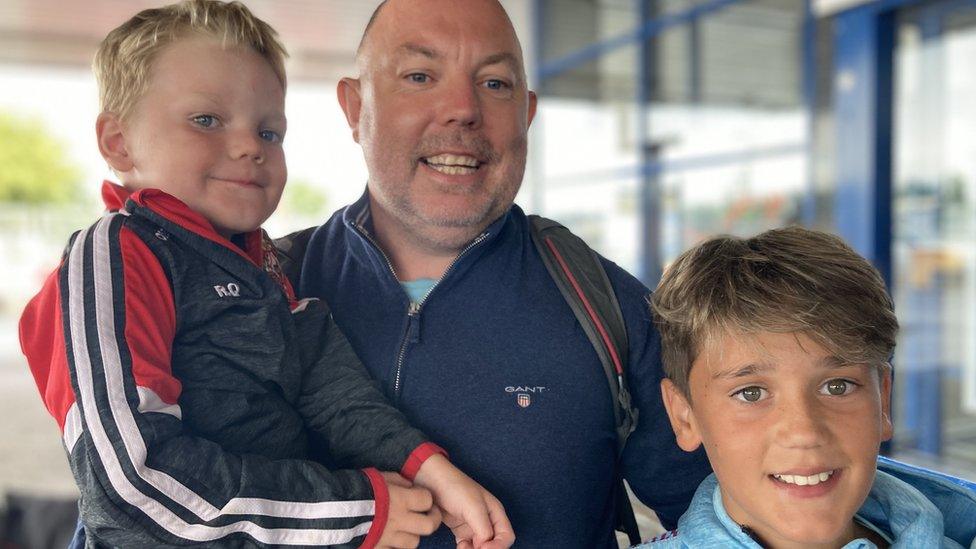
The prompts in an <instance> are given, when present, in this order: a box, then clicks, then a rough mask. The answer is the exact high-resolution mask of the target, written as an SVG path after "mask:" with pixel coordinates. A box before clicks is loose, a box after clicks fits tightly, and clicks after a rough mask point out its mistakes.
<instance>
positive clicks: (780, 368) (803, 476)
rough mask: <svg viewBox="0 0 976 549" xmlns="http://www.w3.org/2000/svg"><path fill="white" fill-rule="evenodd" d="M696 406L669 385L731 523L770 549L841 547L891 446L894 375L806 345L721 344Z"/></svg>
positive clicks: (709, 352) (683, 440) (788, 339)
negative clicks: (883, 447)
mask: <svg viewBox="0 0 976 549" xmlns="http://www.w3.org/2000/svg"><path fill="white" fill-rule="evenodd" d="M706 347H707V348H706V349H704V350H703V352H702V353H700V355H699V356H698V358H697V359H696V360H695V362H694V364H693V365H692V369H691V375H690V379H689V384H690V392H691V399H692V402H691V404H690V405H689V403H688V401H687V400H686V399H685V398H684V397H683V396H682V395H681V394H680V393H679V391H677V389H676V388H675V387H674V385H672V384H671V383H670V382H669V381H665V383H663V384H662V390H663V392H664V397H665V402H666V404H667V407H668V413H669V415H670V416H671V421H672V426H673V427H674V429H675V433H676V434H677V437H678V443H679V445H681V447H682V448H683V449H685V450H689V451H690V450H693V449H695V448H697V447H698V445H699V444H704V446H705V451H706V453H707V454H708V458H709V461H711V464H712V467H713V469H714V470H715V475H716V476H717V477H718V481H719V484H720V485H721V487H722V500H723V503H724V505H725V509H726V510H727V512H728V513H729V516H730V517H731V518H732V519H733V520H735V521H736V522H737V523H739V524H740V525H743V526H748V527H749V528H752V529H753V530H754V531H755V532H756V533H757V534H758V535H759V537H760V538H761V539H762V540H763V541H764V542H766V543H767V544H768V545H769V546H773V547H791V546H804V547H812V546H818V545H821V544H822V545H824V546H834V547H838V546H840V545H843V544H844V543H846V542H847V541H850V540H851V539H853V538H854V535H853V534H854V529H853V520H852V517H853V516H854V513H855V512H856V511H857V509H858V508H859V507H860V506H861V504H862V503H863V502H864V499H865V498H866V497H867V494H868V492H869V491H870V488H871V484H872V482H873V481H874V474H875V460H876V457H877V454H878V449H879V446H880V443H881V441H883V440H887V439H888V438H890V437H891V421H890V416H889V392H890V383H891V382H890V375H889V374H888V373H887V372H886V373H884V374H883V375H879V373H878V370H877V368H876V367H874V366H869V365H865V364H845V363H843V362H842V361H840V360H838V359H837V358H836V357H834V356H832V355H831V353H829V352H828V351H827V350H826V349H824V348H823V347H822V346H820V345H818V344H817V343H816V342H814V341H813V340H811V339H810V338H809V337H807V336H806V335H803V334H795V333H789V334H774V333H760V334H758V335H749V336H746V335H733V336H730V335H724V336H722V337H721V338H714V339H713V340H712V341H711V342H710V343H709V344H708V345H707V346H706Z"/></svg>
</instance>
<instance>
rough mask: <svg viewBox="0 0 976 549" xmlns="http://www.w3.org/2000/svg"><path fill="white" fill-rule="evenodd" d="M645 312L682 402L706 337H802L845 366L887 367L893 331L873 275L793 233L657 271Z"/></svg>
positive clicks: (727, 246) (860, 261)
mask: <svg viewBox="0 0 976 549" xmlns="http://www.w3.org/2000/svg"><path fill="white" fill-rule="evenodd" d="M651 307H652V309H653V310H654V313H655V323H656V325H657V327H658V330H659V331H660V334H661V344H662V362H663V363H664V372H665V374H666V375H667V377H668V378H669V379H671V381H672V382H673V383H674V384H675V385H676V386H677V387H678V389H679V390H681V392H682V393H683V394H684V395H685V396H686V397H688V398H690V397H691V395H690V391H689V385H688V376H689V375H690V373H691V365H692V363H694V361H695V359H696V358H697V356H698V354H699V353H700V352H702V350H703V348H704V346H705V345H706V344H707V343H708V342H709V341H710V338H716V337H719V336H721V335H723V334H731V335H733V336H735V335H738V334H755V333H758V332H776V333H791V332H800V333H804V334H806V335H807V336H809V337H810V338H812V339H813V340H814V341H816V342H817V343H819V344H820V345H822V346H823V347H824V348H825V349H827V350H828V351H829V352H831V353H832V354H834V355H836V356H837V357H838V358H840V359H842V360H844V361H846V362H850V363H867V364H872V365H876V366H878V367H879V368H886V367H887V364H888V360H889V359H890V358H891V353H892V351H893V350H894V348H895V337H896V336H897V333H898V320H897V318H895V313H894V309H893V305H892V301H891V298H890V296H889V295H888V292H887V290H886V289H885V283H884V280H883V279H882V277H881V275H880V274H879V273H878V271H877V269H875V268H874V267H873V266H871V264H870V263H868V262H867V260H865V259H864V258H863V257H861V256H860V255H858V254H857V253H856V252H855V251H854V250H852V249H851V248H850V247H849V246H847V244H845V243H844V241H843V240H841V239H840V238H838V237H836V236H833V235H830V234H827V233H824V232H820V231H811V230H808V229H803V228H800V227H789V228H784V229H774V230H771V231H766V232H764V233H761V234H759V235H757V236H755V237H753V238H746V239H743V238H736V237H732V236H720V237H717V238H712V239H710V240H708V241H706V242H703V243H701V244H699V245H698V246H695V247H694V248H692V249H690V250H688V251H686V252H685V253H683V254H681V256H679V257H678V259H677V260H675V262H674V263H673V264H672V265H671V266H670V267H669V268H668V269H667V271H666V272H665V273H664V276H663V278H662V279H661V283H660V285H658V288H657V290H656V291H655V292H654V296H653V298H652V300H651Z"/></svg>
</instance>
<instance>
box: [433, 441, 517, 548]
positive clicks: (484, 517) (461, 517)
mask: <svg viewBox="0 0 976 549" xmlns="http://www.w3.org/2000/svg"><path fill="white" fill-rule="evenodd" d="M414 484H416V485H417V486H423V487H425V488H428V489H429V490H430V491H431V492H432V493H433V496H434V503H436V504H437V506H438V507H440V508H441V510H442V511H443V512H444V524H446V525H447V527H448V528H450V529H451V531H452V532H454V537H455V539H457V542H458V547H459V548H460V549H469V548H473V549H505V548H507V547H510V546H511V545H512V544H513V543H515V532H514V531H513V530H512V524H511V523H510V522H509V520H508V515H506V514H505V509H504V507H502V504H501V502H499V501H498V499H497V498H495V496H493V495H491V494H490V493H489V492H488V491H487V490H485V489H484V488H482V487H481V485H480V484H478V483H477V482H475V481H474V480H472V479H471V477H469V476H468V475H465V474H464V473H463V472H461V470H460V469H458V468H457V467H455V466H454V465H452V464H451V462H450V461H448V460H447V458H445V457H444V456H442V455H440V454H435V455H433V456H431V457H430V458H428V459H427V461H425V462H424V464H423V465H422V466H421V467H420V471H419V472H418V473H417V475H416V476H415V477H414Z"/></svg>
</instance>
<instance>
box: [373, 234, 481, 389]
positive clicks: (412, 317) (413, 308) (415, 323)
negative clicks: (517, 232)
mask: <svg viewBox="0 0 976 549" xmlns="http://www.w3.org/2000/svg"><path fill="white" fill-rule="evenodd" d="M486 238H488V233H481V234H480V235H478V238H475V239H474V240H473V241H471V243H470V244H468V245H467V247H465V248H464V249H463V250H461V253H459V254H458V255H457V257H455V258H454V261H451V264H450V265H448V266H447V269H445V270H444V274H442V275H441V277H440V278H438V279H437V282H434V285H433V286H431V287H430V289H429V290H427V293H425V294H424V297H422V298H420V301H419V302H413V301H411V302H410V306H409V307H408V308H407V333H406V334H405V335H404V337H403V341H402V342H401V343H400V353H399V355H398V356H397V365H396V374H395V376H394V378H393V394H394V395H395V396H396V397H397V398H399V396H400V374H401V372H402V371H403V359H404V357H406V354H407V343H409V342H410V341H411V340H413V339H414V338H415V337H416V336H417V332H418V331H419V330H420V310H421V308H423V306H424V303H426V302H427V298H428V297H430V294H431V292H433V291H434V288H437V286H438V285H439V284H440V283H441V281H442V280H444V278H445V277H446V276H447V275H448V274H450V273H451V271H452V270H453V269H454V266H455V265H457V262H458V261H460V260H461V258H462V257H464V255H465V254H467V253H468V251H470V250H471V248H474V247H475V246H477V245H478V244H481V243H482V242H483V241H484V240H485V239H486ZM370 240H372V239H370ZM373 244H374V245H375V244H376V243H375V242H373ZM377 248H379V246H377ZM382 251H383V250H380V252H382ZM383 255H384V256H386V254H385V253H384V254H383ZM387 262H388V263H389V259H387ZM390 269H391V270H392V269H393V266H392V265H391V266H390ZM395 276H396V273H394V277H395Z"/></svg>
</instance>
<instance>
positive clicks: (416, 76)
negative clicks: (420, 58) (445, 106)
mask: <svg viewBox="0 0 976 549" xmlns="http://www.w3.org/2000/svg"><path fill="white" fill-rule="evenodd" d="M407 78H409V79H410V81H411V82H413V83H414V84H426V83H427V82H429V81H430V77H429V76H427V75H426V74H424V73H422V72H415V73H411V74H409V75H407Z"/></svg>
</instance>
